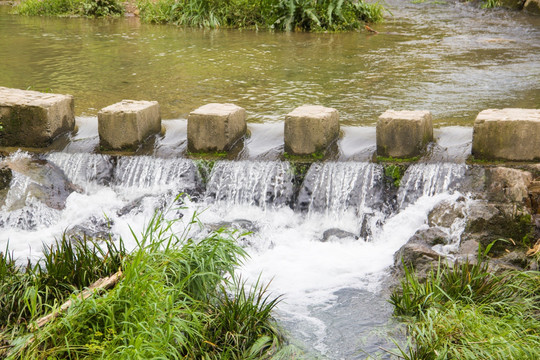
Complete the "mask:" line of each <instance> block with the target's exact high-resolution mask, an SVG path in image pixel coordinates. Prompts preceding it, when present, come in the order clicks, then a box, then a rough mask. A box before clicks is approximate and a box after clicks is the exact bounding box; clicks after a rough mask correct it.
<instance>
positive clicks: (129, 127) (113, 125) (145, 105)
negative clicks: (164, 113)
mask: <svg viewBox="0 0 540 360" xmlns="http://www.w3.org/2000/svg"><path fill="white" fill-rule="evenodd" d="M160 131H161V114H160V111H159V104H158V102H157V101H134V100H122V101H121V102H118V103H116V104H113V105H110V106H107V107H105V108H103V109H101V111H100V112H99V113H98V132H99V140H100V146H101V147H102V148H103V149H104V150H123V149H133V148H134V147H137V146H138V145H139V144H141V143H142V142H143V141H144V139H146V138H147V137H148V136H150V135H153V134H157V133H159V132H160Z"/></svg>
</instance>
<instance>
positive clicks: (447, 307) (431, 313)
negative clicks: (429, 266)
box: [390, 247, 540, 360]
mask: <svg viewBox="0 0 540 360" xmlns="http://www.w3.org/2000/svg"><path fill="white" fill-rule="evenodd" d="M489 249H490V247H488V248H487V249H486V251H484V252H482V251H480V249H479V252H478V259H477V262H476V263H472V262H469V261H465V262H463V263H460V264H458V263H456V264H454V265H451V266H449V265H444V264H440V265H439V267H438V268H437V269H433V270H432V271H431V272H430V274H429V276H428V278H427V279H426V280H425V281H423V282H421V281H420V280H419V279H418V278H417V277H416V275H415V274H414V272H413V271H412V270H411V269H406V272H405V278H404V279H403V281H402V283H401V287H400V288H399V289H397V290H395V291H394V292H393V293H392V295H391V297H390V302H391V303H392V304H393V305H394V313H395V314H396V315H399V316H407V317H409V318H408V319H409V320H408V321H409V324H408V332H409V334H410V336H411V337H412V339H413V341H412V342H410V343H409V346H408V351H405V350H401V357H402V358H404V359H424V360H430V359H536V358H540V336H539V335H540V305H539V304H540V293H539V291H538V289H539V288H540V287H539V286H540V273H539V272H517V271H511V272H504V273H502V274H494V273H492V271H490V269H489V268H488V262H487V257H486V254H487V252H488V251H489ZM404 320H407V318H404Z"/></svg>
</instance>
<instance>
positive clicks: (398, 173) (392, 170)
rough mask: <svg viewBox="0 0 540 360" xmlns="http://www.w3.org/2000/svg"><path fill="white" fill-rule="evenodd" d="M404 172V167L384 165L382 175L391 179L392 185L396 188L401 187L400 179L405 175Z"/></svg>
mask: <svg viewBox="0 0 540 360" xmlns="http://www.w3.org/2000/svg"><path fill="white" fill-rule="evenodd" d="M405 170H406V169H405V167H404V166H402V165H394V164H392V165H386V166H385V167H384V175H385V176H386V177H388V178H390V179H392V184H393V185H394V186H395V187H397V188H398V187H399V185H401V179H402V178H403V175H404V174H405Z"/></svg>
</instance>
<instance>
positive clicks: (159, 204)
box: [116, 191, 182, 217]
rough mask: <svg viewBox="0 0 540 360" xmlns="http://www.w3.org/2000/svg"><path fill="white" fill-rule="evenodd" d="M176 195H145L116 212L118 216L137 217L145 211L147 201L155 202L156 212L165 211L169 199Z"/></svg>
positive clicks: (169, 193)
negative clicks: (128, 215)
mask: <svg viewBox="0 0 540 360" xmlns="http://www.w3.org/2000/svg"><path fill="white" fill-rule="evenodd" d="M173 197H174V195H173V193H172V192H170V191H169V192H167V194H165V195H159V196H154V195H144V196H141V197H138V198H137V199H135V200H133V201H131V202H130V203H129V204H127V205H126V206H124V207H123V208H121V209H120V210H118V211H117V212H116V214H117V215H118V216H125V215H127V214H131V215H136V214H139V213H141V212H142V211H143V210H144V207H145V204H144V202H145V201H149V202H153V204H152V205H153V208H154V211H163V210H165V208H166V207H167V202H168V200H169V199H171V198H173ZM176 215H178V216H179V217H182V214H181V213H177V214H176Z"/></svg>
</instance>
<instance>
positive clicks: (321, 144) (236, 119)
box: [0, 87, 540, 161]
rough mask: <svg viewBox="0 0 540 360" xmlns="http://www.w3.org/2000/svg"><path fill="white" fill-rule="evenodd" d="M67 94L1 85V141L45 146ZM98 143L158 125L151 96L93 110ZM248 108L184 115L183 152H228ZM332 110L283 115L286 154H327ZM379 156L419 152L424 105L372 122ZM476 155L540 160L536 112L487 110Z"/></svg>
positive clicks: (124, 143)
mask: <svg viewBox="0 0 540 360" xmlns="http://www.w3.org/2000/svg"><path fill="white" fill-rule="evenodd" d="M73 109H74V104H73V97H72V96H71V95H59V94H43V93H39V92H35V91H23V90H18V89H8V88H1V87H0V123H2V125H3V129H2V131H0V143H1V145H3V146H28V147H40V146H45V145H47V144H48V143H50V141H51V140H52V138H54V137H55V136H57V135H59V134H61V133H62V132H66V131H72V130H73V128H74V126H75V120H74V119H75V117H74V114H73ZM98 129H99V137H100V145H101V147H102V148H103V149H105V150H124V149H133V148H135V147H137V146H138V145H139V144H140V143H142V142H143V141H144V140H145V139H146V138H147V137H149V136H151V135H153V134H156V133H159V132H160V131H161V115H160V110H159V104H158V103H157V102H156V101H133V100H123V101H121V102H119V103H116V104H114V105H111V106H108V107H106V108H104V109H102V110H101V111H100V112H99V113H98ZM246 131H247V126H246V111H245V110H244V109H243V108H241V107H239V106H236V105H233V104H208V105H204V106H202V107H200V108H198V109H197V110H195V111H193V112H191V113H190V114H189V116H188V150H189V151H190V152H194V153H198V152H199V153H200V152H204V153H209V152H221V151H227V150H230V149H231V148H232V147H233V146H234V145H235V144H236V143H237V142H238V141H239V140H240V139H242V138H243V137H244V136H245V135H246ZM339 132H340V129H339V113H338V111H337V110H336V109H332V108H327V107H323V106H316V105H304V106H301V107H298V108H296V109H295V110H293V111H292V112H290V113H289V114H287V115H286V116H285V131H284V143H285V152H287V153H288V154H290V155H298V156H310V155H312V154H321V153H324V151H325V150H326V149H328V147H329V146H330V145H331V144H332V143H334V142H335V141H336V140H337V138H338V137H339ZM376 137H377V155H379V156H383V157H393V158H411V157H415V156H418V155H420V154H421V153H422V151H423V150H424V149H425V147H426V145H427V144H428V143H429V142H431V141H433V123H432V116H431V113H430V112H429V111H393V110H388V111H386V112H385V113H383V114H382V115H381V116H380V117H379V119H378V122H377V135H376ZM472 153H473V155H474V156H475V157H476V158H479V159H503V160H518V161H531V160H539V159H540V110H536V109H502V110H484V111H482V112H481V113H480V114H479V115H478V117H477V118H476V121H475V123H474V132H473V150H472Z"/></svg>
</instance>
